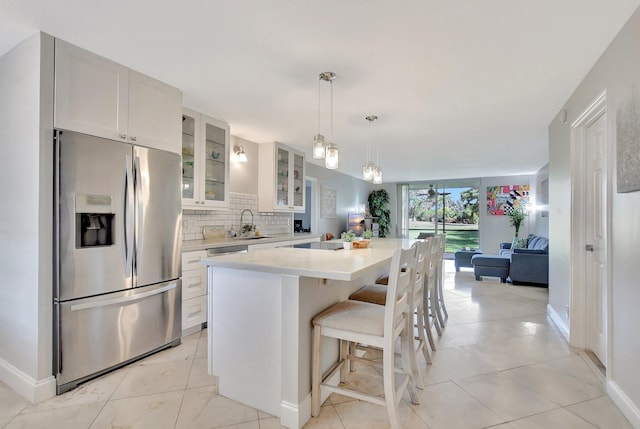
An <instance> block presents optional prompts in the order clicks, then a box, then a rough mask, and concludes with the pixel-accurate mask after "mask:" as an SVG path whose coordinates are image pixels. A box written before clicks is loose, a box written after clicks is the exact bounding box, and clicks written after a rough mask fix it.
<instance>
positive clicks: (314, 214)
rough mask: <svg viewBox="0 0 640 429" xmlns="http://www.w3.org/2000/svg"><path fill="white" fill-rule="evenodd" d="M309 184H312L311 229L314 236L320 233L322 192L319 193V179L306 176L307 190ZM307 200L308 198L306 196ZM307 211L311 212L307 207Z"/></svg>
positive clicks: (305, 184)
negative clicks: (319, 221) (319, 220)
mask: <svg viewBox="0 0 640 429" xmlns="http://www.w3.org/2000/svg"><path fill="white" fill-rule="evenodd" d="M307 182H310V183H311V197H310V200H311V212H310V213H309V215H310V217H311V221H310V223H311V225H309V227H310V228H311V233H312V234H317V233H318V219H320V192H318V179H317V178H316V177H311V176H304V186H305V188H306V186H307ZM305 192H306V190H305ZM305 198H306V196H305ZM305 210H306V211H309V208H308V207H305Z"/></svg>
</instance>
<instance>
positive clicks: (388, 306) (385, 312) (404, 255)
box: [311, 248, 419, 429]
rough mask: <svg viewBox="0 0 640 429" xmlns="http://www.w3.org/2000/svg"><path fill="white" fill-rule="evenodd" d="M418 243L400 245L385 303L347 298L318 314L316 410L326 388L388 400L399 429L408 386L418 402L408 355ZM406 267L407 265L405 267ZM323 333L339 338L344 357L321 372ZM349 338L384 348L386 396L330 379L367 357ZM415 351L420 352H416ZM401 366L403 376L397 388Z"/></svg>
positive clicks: (313, 400)
mask: <svg viewBox="0 0 640 429" xmlns="http://www.w3.org/2000/svg"><path fill="white" fill-rule="evenodd" d="M415 252H416V250H415V248H411V249H408V250H402V249H398V250H396V251H395V253H394V254H393V258H392V259H391V269H390V272H389V286H388V293H387V294H386V303H385V305H384V306H381V305H376V304H371V303H368V302H360V301H352V300H347V301H343V302H339V303H337V304H335V305H333V306H331V307H329V308H328V309H326V310H325V311H323V312H322V313H320V314H318V315H317V316H316V317H314V319H313V359H312V377H311V415H312V416H314V417H317V416H318V415H319V414H320V398H321V393H322V391H323V390H324V391H329V392H335V393H339V394H341V395H345V396H350V397H352V398H356V399H360V400H363V401H368V402H372V403H374V404H378V405H384V406H386V408H387V414H388V416H389V422H390V424H391V427H392V428H393V429H400V427H401V426H400V419H399V416H398V403H399V402H400V399H401V398H402V394H403V392H404V390H405V389H407V388H408V389H409V395H410V397H411V402H413V403H414V404H418V403H419V400H418V394H417V391H416V389H415V385H414V383H413V375H412V373H411V370H410V363H409V356H410V355H411V354H414V353H413V350H412V349H413V347H412V346H411V343H412V336H413V335H412V329H410V327H411V325H412V323H411V319H412V318H411V317H410V315H411V310H412V309H411V308H410V302H409V300H410V294H411V288H413V287H414V283H415V277H414V276H415V268H414V263H415ZM402 267H405V271H402ZM322 337H331V338H337V339H339V340H340V360H339V361H338V362H337V363H336V364H335V365H334V366H333V367H332V368H331V369H330V370H329V371H328V373H327V374H325V376H324V377H323V376H321V356H322V350H321V347H322ZM398 338H399V339H400V340H401V344H402V368H395V363H394V356H395V353H394V344H395V342H396V340H397V339H398ZM350 342H354V343H361V344H367V345H369V346H372V347H377V348H380V349H382V371H383V384H384V397H383V398H381V397H379V396H374V395H370V394H367V393H364V392H358V391H355V390H352V389H347V388H344V387H340V386H332V385H329V384H327V383H326V380H327V379H329V378H331V377H332V376H333V375H334V374H336V372H337V371H338V370H340V380H341V381H342V382H344V381H346V378H347V374H348V362H349V360H356V361H359V360H362V359H361V358H358V357H356V356H352V355H350V354H349V347H348V344H349V343H350ZM414 355H415V354H414ZM396 371H397V372H398V373H399V374H400V376H401V381H400V383H398V388H397V389H396V382H395V376H396Z"/></svg>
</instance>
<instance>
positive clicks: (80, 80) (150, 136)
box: [54, 39, 182, 153]
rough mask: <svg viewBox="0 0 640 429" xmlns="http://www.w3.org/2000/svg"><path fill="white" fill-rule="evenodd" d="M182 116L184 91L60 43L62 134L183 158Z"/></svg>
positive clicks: (58, 118) (58, 115) (57, 112)
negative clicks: (73, 133)
mask: <svg viewBox="0 0 640 429" xmlns="http://www.w3.org/2000/svg"><path fill="white" fill-rule="evenodd" d="M181 110H182V94H181V92H180V91H179V90H178V89H176V88H174V87H172V86H170V85H167V84H164V83H162V82H160V81H157V80H155V79H152V78H150V77H148V76H145V75H142V74H140V73H137V72H135V71H133V70H129V69H128V68H126V67H124V66H121V65H120V64H117V63H114V62H113V61H110V60H108V59H106V58H103V57H100V56H99V55H96V54H93V53H91V52H89V51H86V50H84V49H81V48H78V47H77V46H73V45H71V44H69V43H66V42H64V41H62V40H59V39H56V42H55V109H54V126H55V127H56V128H61V129H66V130H72V131H78V132H81V133H85V134H90V135H94V136H98V137H105V138H109V139H113V140H121V141H126V142H130V143H135V144H138V145H141V146H146V147H152V148H156V149H163V150H167V151H170V152H176V153H179V152H180V133H181V123H180V112H181Z"/></svg>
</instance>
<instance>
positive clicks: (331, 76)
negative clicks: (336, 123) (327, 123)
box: [320, 72, 338, 170]
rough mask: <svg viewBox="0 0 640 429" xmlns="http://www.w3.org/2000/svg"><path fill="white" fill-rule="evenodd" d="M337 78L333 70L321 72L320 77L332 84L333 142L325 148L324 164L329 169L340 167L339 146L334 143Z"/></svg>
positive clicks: (328, 143)
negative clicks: (334, 102) (334, 92)
mask: <svg viewBox="0 0 640 429" xmlns="http://www.w3.org/2000/svg"><path fill="white" fill-rule="evenodd" d="M335 78H336V74H335V73H333V72H324V73H321V74H320V79H322V80H324V81H328V82H329V85H330V86H331V117H330V118H331V128H330V130H331V134H330V136H331V140H332V141H331V142H327V146H326V149H325V152H326V153H325V158H324V166H325V167H326V168H328V169H329V170H335V169H336V168H338V146H337V145H336V144H335V143H333V81H334V80H335Z"/></svg>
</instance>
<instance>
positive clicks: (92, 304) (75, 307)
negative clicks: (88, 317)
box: [71, 283, 178, 311]
mask: <svg viewBox="0 0 640 429" xmlns="http://www.w3.org/2000/svg"><path fill="white" fill-rule="evenodd" d="M177 286H178V284H177V283H171V284H169V285H166V286H163V287H161V288H160V289H156V290H150V291H148V292H142V293H138V294H136V295H131V296H123V297H120V298H112V299H103V300H101V301H94V302H87V303H83V304H74V305H72V306H71V311H79V310H87V309H89V308H96V307H106V306H107V305H115V304H122V303H124V302H132V301H137V300H140V299H142V298H147V297H149V296H153V295H159V294H161V293H165V292H167V291H169V290H171V289H175V288H176V287H177Z"/></svg>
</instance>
